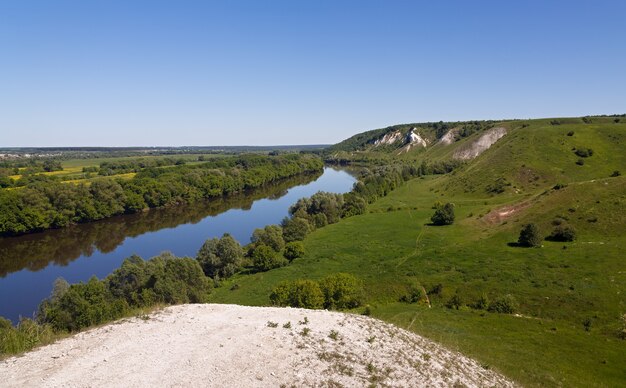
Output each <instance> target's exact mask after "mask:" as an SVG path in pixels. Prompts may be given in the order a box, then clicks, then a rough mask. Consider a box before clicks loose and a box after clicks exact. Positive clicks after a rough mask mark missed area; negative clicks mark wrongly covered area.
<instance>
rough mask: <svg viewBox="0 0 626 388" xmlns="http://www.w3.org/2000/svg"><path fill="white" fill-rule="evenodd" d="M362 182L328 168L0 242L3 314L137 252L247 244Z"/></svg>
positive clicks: (26, 308)
mask: <svg viewBox="0 0 626 388" xmlns="http://www.w3.org/2000/svg"><path fill="white" fill-rule="evenodd" d="M354 182H355V178H354V177H353V176H352V175H350V174H349V173H348V172H346V171H345V170H342V169H333V168H325V169H324V172H323V173H322V174H317V175H305V176H301V177H297V178H292V179H288V180H285V181H282V182H280V183H278V184H274V185H271V186H268V187H264V188H262V189H258V190H254V191H251V192H249V193H245V194H242V195H238V196H232V197H227V198H220V199H213V200H210V201H202V202H199V203H194V204H190V205H181V206H175V207H171V208H164V209H153V210H150V211H147V212H144V213H141V214H133V215H125V216H118V217H113V218H110V219H107V220H102V221H97V222H91V223H88V224H82V225H75V226H71V227H68V228H64V229H57V230H48V231H45V232H41V233H34V234H30V235H26V236H19V237H6V238H0V316H2V317H5V318H7V319H10V320H12V321H13V322H14V323H15V322H17V321H18V320H19V317H20V316H22V317H33V315H34V312H35V311H36V310H37V306H38V305H39V303H40V302H41V301H42V300H43V299H45V298H47V297H48V296H49V294H50V292H51V290H52V283H53V282H54V280H55V279H56V278H58V277H63V278H64V279H65V280H67V281H68V282H70V283H77V282H81V281H86V280H88V279H89V278H90V277H92V276H97V277H99V278H103V277H105V276H107V275H108V274H109V273H111V272H112V271H113V270H114V269H116V268H118V267H119V266H120V265H121V263H122V261H123V260H124V259H125V258H127V257H129V256H131V255H133V254H137V255H139V256H141V257H143V258H146V259H147V258H150V257H153V256H155V255H158V254H159V253H161V252H163V251H170V252H172V253H174V254H175V255H177V256H191V257H194V256H195V255H196V253H197V251H198V249H200V246H201V245H202V243H203V242H204V241H205V240H206V239H208V238H213V237H221V236H222V235H223V234H224V233H230V234H231V235H232V236H233V237H235V238H236V239H237V240H238V241H239V242H240V243H242V244H247V243H249V242H250V236H251V235H252V232H253V231H254V229H256V228H261V227H263V226H265V225H269V224H278V223H280V221H281V220H282V219H283V218H284V217H286V216H287V215H288V209H289V206H291V205H292V204H294V203H295V202H296V201H297V200H298V199H299V198H302V197H309V196H311V195H313V194H315V193H316V192H318V191H328V192H333V193H345V192H348V191H350V190H351V189H352V185H353V184H354Z"/></svg>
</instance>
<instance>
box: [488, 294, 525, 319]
mask: <svg viewBox="0 0 626 388" xmlns="http://www.w3.org/2000/svg"><path fill="white" fill-rule="evenodd" d="M518 307H519V305H518V303H517V300H516V299H515V298H514V297H513V296H512V295H509V294H507V295H504V296H501V297H499V298H496V299H495V300H494V301H493V302H491V303H489V307H488V308H487V310H488V311H489V312H492V313H501V314H513V313H514V312H515V311H516V310H517V309H518Z"/></svg>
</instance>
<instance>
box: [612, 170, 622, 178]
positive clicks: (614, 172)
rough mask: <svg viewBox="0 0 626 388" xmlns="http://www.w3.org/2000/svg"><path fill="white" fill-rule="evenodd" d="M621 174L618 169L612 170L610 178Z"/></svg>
mask: <svg viewBox="0 0 626 388" xmlns="http://www.w3.org/2000/svg"><path fill="white" fill-rule="evenodd" d="M620 175H622V173H621V172H619V171H618V170H615V171H613V173H612V174H611V178H615V177H616V176H620Z"/></svg>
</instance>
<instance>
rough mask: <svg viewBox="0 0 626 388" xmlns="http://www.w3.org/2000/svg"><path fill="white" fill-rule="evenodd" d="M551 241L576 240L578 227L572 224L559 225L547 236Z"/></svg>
mask: <svg viewBox="0 0 626 388" xmlns="http://www.w3.org/2000/svg"><path fill="white" fill-rule="evenodd" d="M546 239H547V240H550V241H561V242H569V241H574V240H576V229H574V227H573V226H570V225H557V226H556V227H555V228H554V230H553V231H552V233H551V234H550V236H548V237H547V238H546Z"/></svg>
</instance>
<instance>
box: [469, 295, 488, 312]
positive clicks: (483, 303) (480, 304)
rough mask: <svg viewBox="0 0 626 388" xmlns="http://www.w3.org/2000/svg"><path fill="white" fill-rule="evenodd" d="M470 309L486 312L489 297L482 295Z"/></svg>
mask: <svg viewBox="0 0 626 388" xmlns="http://www.w3.org/2000/svg"><path fill="white" fill-rule="evenodd" d="M472 308H474V309H476V310H487V308H489V297H488V296H487V294H482V295H481V296H480V297H479V298H478V299H477V300H476V302H474V303H473V304H472Z"/></svg>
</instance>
